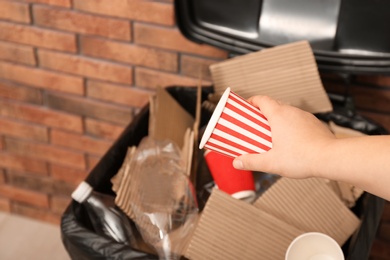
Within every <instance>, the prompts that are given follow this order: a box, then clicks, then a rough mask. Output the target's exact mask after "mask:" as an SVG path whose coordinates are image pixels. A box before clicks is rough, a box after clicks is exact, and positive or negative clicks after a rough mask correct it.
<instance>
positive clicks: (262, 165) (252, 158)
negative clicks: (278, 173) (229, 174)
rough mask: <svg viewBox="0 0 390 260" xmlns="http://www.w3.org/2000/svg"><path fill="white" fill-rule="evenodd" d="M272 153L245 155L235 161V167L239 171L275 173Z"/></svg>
mask: <svg viewBox="0 0 390 260" xmlns="http://www.w3.org/2000/svg"><path fill="white" fill-rule="evenodd" d="M271 152H272V151H268V152H266V153H263V154H245V155H241V156H239V157H237V158H235V159H234V160H233V167H234V168H236V169H238V170H252V171H259V172H269V173H272V172H273V170H274V169H273V167H272V154H271Z"/></svg>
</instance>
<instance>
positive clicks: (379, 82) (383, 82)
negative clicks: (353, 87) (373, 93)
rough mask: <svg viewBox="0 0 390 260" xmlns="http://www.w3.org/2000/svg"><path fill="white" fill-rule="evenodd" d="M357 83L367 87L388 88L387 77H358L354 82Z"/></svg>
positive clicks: (388, 79)
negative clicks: (367, 85)
mask: <svg viewBox="0 0 390 260" xmlns="http://www.w3.org/2000/svg"><path fill="white" fill-rule="evenodd" d="M355 81H356V82H357V83H366V84H369V85H375V86H383V87H390V77H389V76H387V77H386V76H382V75H381V76H376V75H359V76H357V77H356V80H355Z"/></svg>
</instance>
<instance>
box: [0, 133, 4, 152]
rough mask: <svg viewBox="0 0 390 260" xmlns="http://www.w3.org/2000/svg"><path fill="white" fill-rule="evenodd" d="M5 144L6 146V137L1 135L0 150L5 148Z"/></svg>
mask: <svg viewBox="0 0 390 260" xmlns="http://www.w3.org/2000/svg"><path fill="white" fill-rule="evenodd" d="M4 146H5V145H4V138H3V136H0V151H1V150H3V149H5V148H4Z"/></svg>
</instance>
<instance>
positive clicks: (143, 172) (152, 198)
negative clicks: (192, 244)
mask: <svg viewBox="0 0 390 260" xmlns="http://www.w3.org/2000/svg"><path fill="white" fill-rule="evenodd" d="M130 168H131V174H133V175H134V176H133V179H132V181H133V182H135V183H136V184H137V185H133V187H132V189H133V190H132V194H133V196H132V198H131V201H130V203H131V211H132V215H133V220H134V222H135V223H136V226H137V228H138V230H139V231H140V234H141V236H142V238H143V240H144V241H145V242H146V243H148V244H150V245H152V246H153V247H154V248H155V249H156V251H157V253H158V255H159V257H160V258H161V259H178V258H179V255H180V252H181V251H182V247H183V246H184V245H185V239H186V238H187V237H188V236H189V234H190V233H191V231H192V230H193V227H194V224H195V222H196V219H197V216H198V211H199V209H198V205H197V201H196V195H195V191H194V188H193V186H192V183H191V182H190V180H189V178H188V176H186V174H185V168H184V166H183V164H182V160H181V156H180V150H179V149H178V147H177V146H176V145H175V144H174V143H172V142H170V141H168V140H165V141H156V140H154V139H152V138H148V137H147V138H144V139H143V140H142V142H141V144H140V145H139V146H138V149H137V152H136V153H135V154H134V156H133V157H132V160H131V167H130Z"/></svg>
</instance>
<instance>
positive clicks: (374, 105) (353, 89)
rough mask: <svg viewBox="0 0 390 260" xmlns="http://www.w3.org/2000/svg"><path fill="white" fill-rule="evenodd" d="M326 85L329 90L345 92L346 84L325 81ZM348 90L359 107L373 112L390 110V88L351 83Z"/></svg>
mask: <svg viewBox="0 0 390 260" xmlns="http://www.w3.org/2000/svg"><path fill="white" fill-rule="evenodd" d="M324 86H325V89H326V90H327V91H329V92H333V93H339V94H344V93H345V86H344V85H342V84H337V83H331V82H325V83H324ZM348 92H349V93H348V94H349V95H350V96H352V97H353V98H354V103H355V105H356V107H357V108H358V109H368V110H371V112H384V113H389V112H390V107H389V106H388V103H389V100H390V89H384V88H372V87H368V86H363V85H357V84H351V85H350V86H349V87H348Z"/></svg>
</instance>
